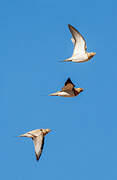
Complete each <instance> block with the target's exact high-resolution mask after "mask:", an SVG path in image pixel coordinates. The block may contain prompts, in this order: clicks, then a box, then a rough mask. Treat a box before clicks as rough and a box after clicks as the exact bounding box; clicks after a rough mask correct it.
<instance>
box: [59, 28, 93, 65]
mask: <svg viewBox="0 0 117 180" xmlns="http://www.w3.org/2000/svg"><path fill="white" fill-rule="evenodd" d="M68 27H69V30H70V32H71V34H72V38H71V41H72V42H73V44H74V50H73V55H72V57H70V58H68V59H66V60H63V61H61V62H67V61H72V62H77V63H79V62H85V61H89V60H90V59H91V58H92V57H93V56H94V55H95V54H96V53H95V52H90V53H88V52H87V51H86V50H87V45H86V41H85V39H84V38H83V36H82V35H81V34H80V32H79V31H78V30H76V29H75V28H74V27H73V26H71V25H70V24H68Z"/></svg>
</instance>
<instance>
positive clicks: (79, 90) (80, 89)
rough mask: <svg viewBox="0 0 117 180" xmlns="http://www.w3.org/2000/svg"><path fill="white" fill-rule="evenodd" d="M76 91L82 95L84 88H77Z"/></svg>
mask: <svg viewBox="0 0 117 180" xmlns="http://www.w3.org/2000/svg"><path fill="white" fill-rule="evenodd" d="M75 90H76V91H77V92H78V94H79V93H81V92H82V91H83V90H84V89H83V88H75Z"/></svg>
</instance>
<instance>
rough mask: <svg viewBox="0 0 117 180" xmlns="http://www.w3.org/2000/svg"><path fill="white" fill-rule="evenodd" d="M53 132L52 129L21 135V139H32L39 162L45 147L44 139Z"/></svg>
mask: <svg viewBox="0 0 117 180" xmlns="http://www.w3.org/2000/svg"><path fill="white" fill-rule="evenodd" d="M50 131H51V130H50V129H36V130H33V131H29V132H27V133H25V134H22V135H20V136H19V137H29V138H32V140H33V142H34V147H35V155H36V158H37V160H39V158H40V156H41V153H42V150H43V146H44V137H45V135H46V134H48V133H49V132H50Z"/></svg>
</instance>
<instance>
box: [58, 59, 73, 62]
mask: <svg viewBox="0 0 117 180" xmlns="http://www.w3.org/2000/svg"><path fill="white" fill-rule="evenodd" d="M70 61H72V60H71V59H65V60H62V61H59V62H70Z"/></svg>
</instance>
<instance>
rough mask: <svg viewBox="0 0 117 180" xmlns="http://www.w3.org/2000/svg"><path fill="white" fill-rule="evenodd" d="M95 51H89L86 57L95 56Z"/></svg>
mask: <svg viewBox="0 0 117 180" xmlns="http://www.w3.org/2000/svg"><path fill="white" fill-rule="evenodd" d="M95 55H96V53H95V52H91V53H88V58H89V59H91V58H92V57H93V56H95Z"/></svg>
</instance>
